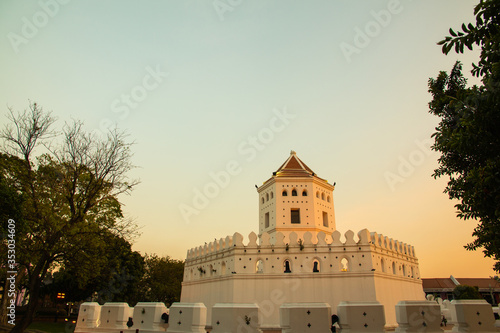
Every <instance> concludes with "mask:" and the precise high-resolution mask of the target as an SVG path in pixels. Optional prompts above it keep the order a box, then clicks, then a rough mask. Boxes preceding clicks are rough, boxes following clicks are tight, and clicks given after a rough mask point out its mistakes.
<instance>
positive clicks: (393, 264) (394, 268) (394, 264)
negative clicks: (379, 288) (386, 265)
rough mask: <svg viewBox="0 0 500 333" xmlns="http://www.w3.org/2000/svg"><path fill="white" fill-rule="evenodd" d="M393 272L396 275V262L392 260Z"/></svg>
mask: <svg viewBox="0 0 500 333" xmlns="http://www.w3.org/2000/svg"><path fill="white" fill-rule="evenodd" d="M392 274H394V275H396V263H395V262H392Z"/></svg>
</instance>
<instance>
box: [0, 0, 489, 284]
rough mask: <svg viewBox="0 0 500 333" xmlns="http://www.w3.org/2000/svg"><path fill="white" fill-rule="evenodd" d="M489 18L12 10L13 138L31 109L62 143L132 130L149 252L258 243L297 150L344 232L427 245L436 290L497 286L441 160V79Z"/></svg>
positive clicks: (207, 1) (104, 7)
mask: <svg viewBox="0 0 500 333" xmlns="http://www.w3.org/2000/svg"><path fill="white" fill-rule="evenodd" d="M477 2H478V1H477V0H475V1H469V0H462V1H452V0H440V1H431V0H422V1H411V0H400V1H396V0H385V1H379V0H369V1H368V0H364V1H345V0H344V1H340V0H335V1H331V0H322V1H320V0H312V1H299V0H295V1H293V0H276V1H270V0H267V1H264V0H184V1H118V0H114V1H97V0H94V1H77V0H73V1H68V0H64V1H63V0H40V1H19V0H4V1H1V2H0V35H1V37H2V38H1V39H0V50H1V52H0V73H1V74H2V75H1V80H0V91H1V93H0V108H1V113H0V114H1V118H0V125H2V126H3V124H5V122H6V121H7V118H6V117H5V115H6V113H7V110H8V107H12V108H13V109H15V110H22V109H25V108H27V106H28V104H29V101H30V100H31V101H35V102H37V103H39V104H40V105H41V106H42V107H43V108H44V110H46V111H50V110H51V111H52V112H53V114H54V115H56V116H57V117H58V119H59V120H58V122H57V125H58V126H59V128H60V127H62V126H63V124H64V122H70V121H71V119H80V120H83V121H84V122H85V125H86V128H87V130H88V131H95V132H96V133H99V132H105V131H106V130H107V129H108V128H111V127H112V126H117V127H118V128H120V129H123V130H126V131H127V132H128V133H129V135H130V136H129V138H130V140H131V141H135V145H134V147H133V151H134V159H133V163H134V164H135V165H137V168H136V169H134V170H133V172H131V177H132V178H139V179H140V180H141V183H140V184H139V185H138V186H137V187H136V189H135V190H134V191H133V192H132V194H131V195H130V196H124V197H122V198H121V200H122V202H123V203H124V204H125V207H124V210H125V212H126V213H127V215H128V216H131V217H133V218H134V219H135V220H136V222H137V223H138V224H139V225H140V226H142V229H141V232H142V235H141V236H140V238H138V239H137V240H135V243H134V246H133V248H134V250H137V251H140V252H141V253H143V254H144V253H157V254H158V255H169V256H171V257H173V258H175V259H184V258H185V255H186V252H187V250H188V249H190V248H192V247H195V246H199V245H202V244H204V243H205V242H211V241H213V240H214V239H215V238H217V239H219V238H221V237H225V236H227V235H232V234H233V233H234V232H240V233H241V234H243V235H244V236H245V237H246V236H247V235H248V233H250V232H251V231H256V232H257V231H258V196H257V192H256V189H255V185H260V184H262V182H263V181H265V180H266V179H268V178H269V177H270V176H271V174H272V172H273V171H275V170H276V169H277V168H278V167H279V166H280V165H281V164H282V163H283V162H284V161H285V160H286V159H287V157H288V156H289V153H290V150H294V151H296V152H297V156H298V157H299V158H300V159H301V160H302V161H304V162H305V163H306V164H307V165H308V166H309V167H310V168H311V169H312V170H314V171H315V172H316V173H317V174H318V176H319V177H321V178H324V179H327V180H328V181H329V182H330V183H333V182H336V188H335V191H334V202H335V214H336V222H337V229H338V230H339V231H340V232H341V233H345V232H346V231H347V230H349V229H351V230H353V231H354V232H355V233H357V232H358V231H359V230H361V229H363V228H368V229H369V230H370V231H376V232H377V233H379V234H384V235H387V236H389V237H391V238H393V239H397V240H400V241H404V242H406V243H409V244H412V245H413V246H414V247H415V250H416V254H417V256H418V258H419V262H420V271H421V275H422V276H423V277H448V276H450V275H454V276H455V277H464V278H465V277H488V276H491V275H493V274H494V272H493V270H492V269H491V268H492V265H493V261H492V260H489V259H484V258H483V256H482V253H481V252H472V253H471V252H467V251H465V250H464V248H463V246H464V245H465V244H466V243H467V242H469V241H471V240H472V238H471V233H472V231H473V228H474V226H475V223H474V221H461V220H459V219H458V218H457V217H456V212H455V208H454V204H455V202H452V201H450V200H449V199H448V197H447V195H446V194H444V193H443V189H444V187H445V186H446V182H447V179H438V180H434V179H433V178H432V176H431V175H432V173H433V170H434V169H435V168H436V167H437V159H438V158H439V154H437V153H435V152H433V151H431V150H430V148H429V147H430V145H431V142H432V140H431V138H430V137H431V135H432V133H433V132H434V128H435V126H436V125H437V123H438V121H439V119H437V118H436V117H434V116H432V115H430V114H429V113H428V102H429V101H430V98H431V97H430V94H429V93H428V92H427V81H428V79H429V78H430V77H436V76H437V75H438V73H439V71H441V70H445V71H449V70H450V69H451V68H452V66H453V64H454V62H455V61H456V60H460V61H462V63H463V64H464V72H466V73H467V75H469V72H470V69H471V68H472V66H471V63H472V62H475V61H477V59H478V52H477V51H475V52H468V53H466V54H465V55H456V54H454V53H450V54H449V55H448V56H445V55H443V54H442V53H441V48H440V47H439V46H437V45H436V43H437V42H438V41H440V40H441V39H442V38H443V37H444V36H446V35H447V31H448V29H449V28H450V27H454V28H458V27H459V26H460V25H461V24H462V23H463V22H466V23H468V22H471V21H472V20H473V18H474V17H473V8H474V6H475V4H476V3H477ZM469 76H470V75H469ZM475 82H477V81H476V80H474V79H471V80H470V81H469V83H471V84H472V83H475ZM214 179H217V181H216V180H214ZM200 193H202V194H200ZM204 193H205V194H204ZM206 193H208V197H206ZM202 195H203V197H204V198H205V199H203V198H201V196H202Z"/></svg>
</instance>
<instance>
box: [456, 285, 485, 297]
mask: <svg viewBox="0 0 500 333" xmlns="http://www.w3.org/2000/svg"><path fill="white" fill-rule="evenodd" d="M453 298H454V299H483V296H481V294H480V293H479V288H478V287H472V286H467V285H458V286H456V287H455V288H454V289H453Z"/></svg>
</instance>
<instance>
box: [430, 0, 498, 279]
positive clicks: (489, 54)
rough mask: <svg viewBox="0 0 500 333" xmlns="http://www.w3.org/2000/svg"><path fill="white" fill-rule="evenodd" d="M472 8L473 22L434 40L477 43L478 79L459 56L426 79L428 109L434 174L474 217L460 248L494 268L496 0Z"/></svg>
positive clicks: (460, 45)
mask: <svg viewBox="0 0 500 333" xmlns="http://www.w3.org/2000/svg"><path fill="white" fill-rule="evenodd" d="M474 13H475V15H476V23H475V24H468V25H465V24H463V25H462V31H458V32H455V31H454V30H453V29H450V35H451V36H448V37H446V38H445V39H444V40H442V41H441V42H439V44H440V45H442V51H443V53H445V54H447V53H449V52H450V51H451V50H452V49H453V47H454V48H455V51H456V52H457V53H462V52H463V51H464V46H465V47H467V48H468V49H472V48H473V45H478V46H480V47H481V56H480V61H479V63H478V65H475V64H473V69H472V74H473V75H475V76H478V77H481V79H482V85H480V86H473V87H468V86H467V80H466V79H465V78H464V76H463V74H462V65H461V63H460V62H456V63H455V65H454V66H453V68H452V70H451V71H450V73H449V74H448V73H446V72H444V71H442V72H440V73H439V75H438V76H437V77H436V78H431V79H429V83H428V86H429V92H430V93H431V94H432V101H431V102H430V103H429V109H430V110H429V112H430V113H432V114H434V115H436V116H438V117H440V118H441V120H440V123H439V125H438V126H437V127H436V132H435V133H434V134H433V137H434V140H435V142H434V145H433V146H432V148H433V149H434V150H436V151H438V152H440V153H441V157H440V158H439V160H438V162H439V167H438V168H437V169H436V170H435V171H434V177H435V178H436V177H442V176H447V177H449V181H448V184H447V187H446V189H445V193H447V194H448V195H449V197H450V199H456V200H459V203H458V204H457V205H455V207H456V208H457V211H458V213H457V214H458V216H459V217H460V218H462V219H465V220H468V219H474V220H477V221H478V225H477V227H476V228H475V229H474V232H473V236H474V237H475V238H474V240H473V241H472V242H471V243H469V244H467V246H466V249H468V250H476V249H479V248H482V249H483V253H484V255H485V256H487V257H491V258H493V259H494V260H495V261H496V263H495V267H494V269H495V270H496V271H500V131H499V130H498V129H499V128H500V53H499V50H500V49H499V43H500V0H481V1H480V3H479V4H478V5H477V6H476V7H475V10H474Z"/></svg>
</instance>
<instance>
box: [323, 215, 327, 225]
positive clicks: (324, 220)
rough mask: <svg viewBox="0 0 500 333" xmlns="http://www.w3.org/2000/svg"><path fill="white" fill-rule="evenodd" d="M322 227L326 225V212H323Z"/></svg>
mask: <svg viewBox="0 0 500 333" xmlns="http://www.w3.org/2000/svg"><path fill="white" fill-rule="evenodd" d="M323 227H328V213H327V212H323Z"/></svg>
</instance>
